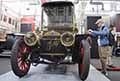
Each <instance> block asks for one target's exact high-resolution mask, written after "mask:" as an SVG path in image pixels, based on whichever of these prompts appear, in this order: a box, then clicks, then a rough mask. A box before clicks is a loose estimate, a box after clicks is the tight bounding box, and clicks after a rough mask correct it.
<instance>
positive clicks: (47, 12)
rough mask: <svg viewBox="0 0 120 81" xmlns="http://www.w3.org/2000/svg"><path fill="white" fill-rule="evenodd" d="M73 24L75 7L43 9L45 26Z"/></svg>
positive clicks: (49, 7) (48, 7)
mask: <svg viewBox="0 0 120 81" xmlns="http://www.w3.org/2000/svg"><path fill="white" fill-rule="evenodd" d="M72 23H73V6H47V7H44V8H43V25H44V26H49V27H50V26H52V27H53V26H69V25H72Z"/></svg>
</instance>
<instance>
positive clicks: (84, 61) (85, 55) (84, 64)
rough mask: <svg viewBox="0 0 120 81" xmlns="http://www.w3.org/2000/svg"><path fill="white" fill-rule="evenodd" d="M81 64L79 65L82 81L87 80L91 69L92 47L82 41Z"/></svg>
mask: <svg viewBox="0 0 120 81" xmlns="http://www.w3.org/2000/svg"><path fill="white" fill-rule="evenodd" d="M79 49H80V57H81V63H78V71H79V77H80V78H81V80H83V81H84V80H86V78H87V77H88V74H89V68H90V46H89V43H88V41H86V40H82V41H81V44H80V48H79Z"/></svg>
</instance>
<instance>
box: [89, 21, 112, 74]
mask: <svg viewBox="0 0 120 81" xmlns="http://www.w3.org/2000/svg"><path fill="white" fill-rule="evenodd" d="M95 24H96V25H97V27H98V29H99V31H95V30H91V29H89V30H88V34H90V35H92V36H93V37H98V40H97V42H98V51H99V57H100V62H101V66H102V73H103V74H104V75H107V69H106V66H107V64H106V62H107V57H108V55H109V53H110V49H109V40H108V38H107V35H108V34H109V29H108V27H106V26H105V25H104V22H103V20H102V19H98V20H97V21H96V23H95Z"/></svg>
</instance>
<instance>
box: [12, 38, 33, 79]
mask: <svg viewBox="0 0 120 81" xmlns="http://www.w3.org/2000/svg"><path fill="white" fill-rule="evenodd" d="M22 43H23V40H21V39H17V40H16V42H15V44H14V45H13V48H12V55H11V68H12V70H13V72H14V73H15V75H17V76H18V77H20V78H21V77H23V76H25V75H26V74H27V73H28V71H29V69H30V65H31V63H30V62H29V64H28V69H27V70H26V72H23V71H21V70H20V69H19V66H18V63H17V55H18V52H19V51H18V49H19V46H20V44H22Z"/></svg>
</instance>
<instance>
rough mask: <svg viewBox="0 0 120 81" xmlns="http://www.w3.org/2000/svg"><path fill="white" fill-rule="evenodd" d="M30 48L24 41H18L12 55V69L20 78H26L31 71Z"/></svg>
mask: <svg viewBox="0 0 120 81" xmlns="http://www.w3.org/2000/svg"><path fill="white" fill-rule="evenodd" d="M29 53H30V48H29V47H27V46H26V45H25V43H24V41H23V40H22V39H18V40H16V42H15V44H14V46H13V49H12V55H11V67H12V70H13V72H14V73H15V75H17V76H19V77H23V76H25V75H26V74H27V73H28V71H29V69H30V64H31V63H30V61H29V60H28V57H29Z"/></svg>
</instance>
